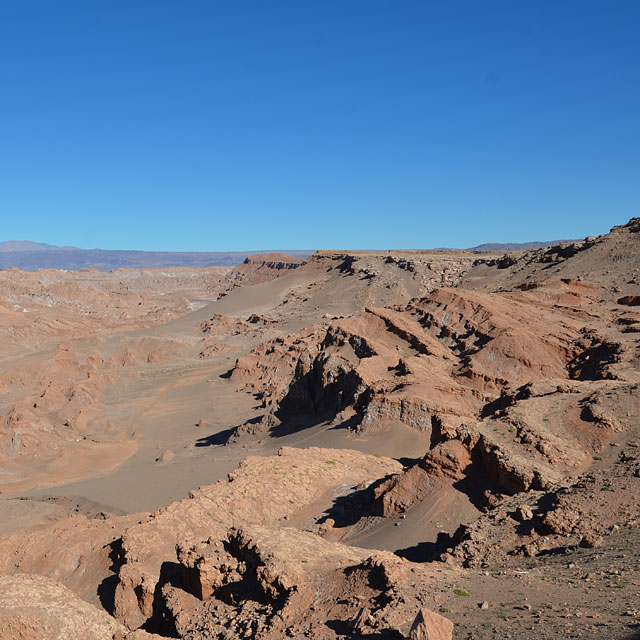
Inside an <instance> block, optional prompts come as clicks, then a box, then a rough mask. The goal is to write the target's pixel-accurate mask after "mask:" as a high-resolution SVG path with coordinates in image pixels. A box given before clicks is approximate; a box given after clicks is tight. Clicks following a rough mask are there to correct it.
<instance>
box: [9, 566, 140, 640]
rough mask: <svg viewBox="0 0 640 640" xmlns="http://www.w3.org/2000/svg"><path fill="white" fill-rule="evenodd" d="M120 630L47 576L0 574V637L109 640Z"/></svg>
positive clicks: (122, 636) (103, 615)
mask: <svg viewBox="0 0 640 640" xmlns="http://www.w3.org/2000/svg"><path fill="white" fill-rule="evenodd" d="M124 632H125V629H124V628H123V627H122V626H121V625H120V624H118V623H117V622H116V621H115V620H114V619H113V618H112V617H111V616H109V615H107V614H106V613H105V612H104V611H99V610H98V609H97V608H96V607H93V606H91V605H89V604H87V603H86V602H83V601H82V600H80V598H78V596H76V595H75V594H74V593H73V592H72V591H70V590H69V589H67V588H66V587H63V586H62V585H61V584H58V583H57V582H55V581H54V580H51V579H50V578H45V577H43V576H36V575H16V576H0V639H2V640H113V639H114V637H116V634H118V633H119V634H120V638H124ZM130 638H131V640H133V638H134V636H130ZM140 640H142V639H140Z"/></svg>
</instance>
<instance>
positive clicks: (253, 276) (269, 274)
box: [225, 253, 304, 285]
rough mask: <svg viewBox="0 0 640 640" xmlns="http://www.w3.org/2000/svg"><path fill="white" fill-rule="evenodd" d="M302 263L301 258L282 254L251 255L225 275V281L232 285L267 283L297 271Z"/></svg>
mask: <svg viewBox="0 0 640 640" xmlns="http://www.w3.org/2000/svg"><path fill="white" fill-rule="evenodd" d="M303 262H304V260H303V259H302V258H294V257H293V256H289V255H286V254H283V253H263V254H258V255H252V256H248V257H247V258H246V259H245V260H244V261H243V262H242V263H241V264H239V265H238V266H237V267H234V268H233V269H232V270H231V271H230V272H229V273H228V274H227V275H226V277H225V280H226V281H227V282H229V283H231V284H233V285H240V284H245V283H251V284H258V283H260V282H267V281H269V280H273V279H274V278H279V277H280V276H281V275H283V274H285V273H287V272H288V271H292V270H293V269H297V268H298V267H299V266H300V265H301V264H303Z"/></svg>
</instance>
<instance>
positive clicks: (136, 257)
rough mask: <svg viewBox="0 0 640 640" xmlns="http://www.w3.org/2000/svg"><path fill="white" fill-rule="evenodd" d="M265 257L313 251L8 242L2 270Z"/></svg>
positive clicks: (203, 263) (506, 246)
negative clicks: (143, 248) (82, 246)
mask: <svg viewBox="0 0 640 640" xmlns="http://www.w3.org/2000/svg"><path fill="white" fill-rule="evenodd" d="M561 242H566V240H552V241H548V242H522V243H517V242H511V243H503V244H500V243H488V244H479V245H477V246H475V247H470V249H469V250H470V251H515V250H517V249H538V248H540V247H548V246H551V245H554V244H559V243H561ZM261 253H286V254H288V255H291V256H294V257H296V258H306V257H307V256H310V255H311V254H312V253H313V251H312V250H287V249H279V250H265V251H226V252H224V251H212V252H196V251H191V252H189V251H184V252H176V251H124V250H115V249H79V248H78V247H66V246H65V247H59V246H57V245H54V244H46V243H43V242H31V241H30V240H8V241H6V242H0V269H8V268H10V267H17V268H19V269H23V270H25V271H35V270H36V269H68V270H69V271H77V270H78V269H89V268H94V269H100V270H102V271H109V270H111V269H153V268H168V267H192V268H196V267H216V266H220V267H227V266H229V267H231V266H235V265H237V264H239V263H240V262H242V261H243V260H244V259H245V258H246V257H247V256H250V255H257V254H261Z"/></svg>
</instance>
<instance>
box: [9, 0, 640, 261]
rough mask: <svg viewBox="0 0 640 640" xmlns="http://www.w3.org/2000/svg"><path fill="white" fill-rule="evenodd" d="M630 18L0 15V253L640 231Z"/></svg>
mask: <svg viewBox="0 0 640 640" xmlns="http://www.w3.org/2000/svg"><path fill="white" fill-rule="evenodd" d="M639 33H640V2H637V0H627V1H621V0H600V1H598V2H595V1H591V0H572V1H570V0H554V1H552V0H548V1H543V0H536V1H534V0H531V1H525V0H518V1H513V0H505V1H492V0H469V1H451V2H445V1H440V2H431V1H428V0H417V1H411V0H385V1H380V0H260V1H248V0H226V1H225V2H221V1H215V0H184V1H182V0H181V1H178V0H174V1H168V0H153V1H152V0H110V1H108V2H107V1H106V0H102V1H98V0H96V1H95V2H87V1H86V0H55V1H51V0H41V1H36V0H4V1H3V2H1V3H0V240H9V239H12V240H23V239H30V240H34V241H38V242H50V243H54V244H70V245H75V246H80V247H83V248H94V247H99V248H109V249H147V250H182V251H216V250H244V249H268V248H288V249H295V248H300V249H302V248H311V249H315V248H380V249H387V248H429V247H437V246H453V247H467V246H471V245H475V244H479V243H482V242H506V241H515V242H518V241H528V240H551V239H560V238H576V237H583V236H585V235H588V234H599V233H605V232H606V231H608V230H609V228H610V227H611V226H613V225H614V224H622V223H624V222H626V221H627V220H628V218H630V217H632V216H635V215H640V206H639V203H640V37H639V35H638V34H639Z"/></svg>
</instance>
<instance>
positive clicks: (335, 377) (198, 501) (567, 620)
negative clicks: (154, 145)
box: [0, 218, 640, 640]
mask: <svg viewBox="0 0 640 640" xmlns="http://www.w3.org/2000/svg"><path fill="white" fill-rule="evenodd" d="M0 334H1V335H2V342H1V344H2V350H1V353H0V371H1V373H0V434H1V436H0V638H2V639H6V640H18V639H22V640H35V639H38V640H40V639H42V640H44V639H47V640H49V639H60V640H62V639H68V640H72V639H76V638H77V639H78V640H80V639H82V640H134V639H136V640H142V639H144V638H157V639H159V638H183V639H185V640H200V639H202V640H205V639H214V638H219V639H224V640H232V639H236V638H241V639H249V638H256V639H264V640H279V639H282V638H313V639H318V640H332V639H334V638H363V639H370V640H374V639H378V640H383V639H389V640H402V639H406V638H412V639H413V640H418V639H420V638H423V639H425V638H428V639H430V640H450V639H451V638H455V639H472V638H473V639H477V640H480V639H489V638H496V639H500V640H502V639H506V638H512V639H514V640H534V639H535V640H543V639H549V640H551V639H558V638H585V639H586V638H602V639H606V640H637V639H638V638H640V554H639V549H640V527H639V525H640V218H633V219H631V220H630V221H629V222H628V223H627V224H624V225H620V226H617V227H614V228H613V229H612V230H611V232H610V233H608V234H606V235H601V236H597V237H596V236H592V237H588V238H585V239H584V240H580V241H572V242H564V243H561V244H559V245H555V246H551V247H541V248H535V249H522V250H516V251H509V252H507V253H505V252H504V251H456V250H442V251H380V252H373V251H371V252H365V251H360V252H356V251H353V252H352V251H319V252H316V253H314V254H313V255H311V256H310V257H308V258H306V259H304V258H301V257H293V256H288V255H282V254H266V255H253V256H249V257H248V258H247V259H246V260H245V261H244V262H242V263H241V264H239V265H237V266H223V267H184V266H181V267H166V268H155V269H154V268H149V269H147V268H139V269H115V270H112V271H99V270H97V269H82V270H78V271H64V270H59V269H44V270H38V271H21V270H19V269H16V268H8V269H5V270H0Z"/></svg>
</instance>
